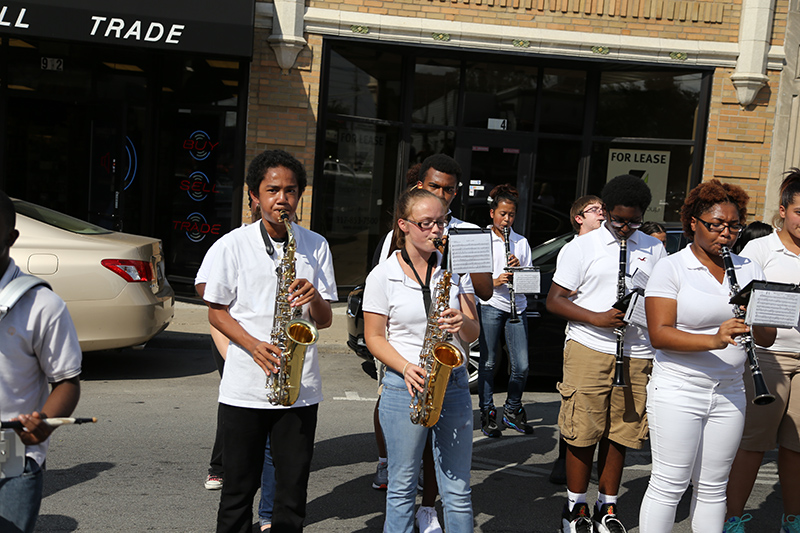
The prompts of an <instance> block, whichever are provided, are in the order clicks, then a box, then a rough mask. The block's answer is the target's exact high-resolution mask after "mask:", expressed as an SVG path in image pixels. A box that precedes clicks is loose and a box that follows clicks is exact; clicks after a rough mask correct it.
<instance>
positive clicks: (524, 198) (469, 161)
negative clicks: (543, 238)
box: [451, 132, 533, 234]
mask: <svg viewBox="0 0 800 533" xmlns="http://www.w3.org/2000/svg"><path fill="white" fill-rule="evenodd" d="M526 137H528V136H526V135H520V134H508V133H502V134H498V133H487V132H479V133H472V132H470V133H463V134H459V135H458V139H457V140H458V143H457V146H456V156H455V157H456V160H457V161H458V163H459V164H460V165H461V169H462V171H463V174H462V176H461V187H460V190H459V194H458V195H457V196H456V198H455V199H454V200H453V204H452V205H451V209H452V211H453V213H455V214H456V216H457V217H459V218H461V219H463V220H466V221H468V222H472V223H473V224H477V225H478V226H480V227H486V226H488V225H489V224H491V219H490V218H489V203H488V198H489V193H491V191H492V189H494V188H495V187H496V186H497V185H501V184H503V183H510V184H511V185H513V186H514V187H516V188H517V191H519V194H520V202H519V206H518V208H517V220H516V222H515V224H514V229H515V231H517V232H518V233H522V234H524V232H525V229H526V228H525V221H526V220H527V208H526V206H527V204H528V203H529V201H530V198H529V188H530V181H531V180H530V176H531V168H532V164H533V149H532V147H533V143H532V142H531V141H530V140H529V139H527V138H526Z"/></svg>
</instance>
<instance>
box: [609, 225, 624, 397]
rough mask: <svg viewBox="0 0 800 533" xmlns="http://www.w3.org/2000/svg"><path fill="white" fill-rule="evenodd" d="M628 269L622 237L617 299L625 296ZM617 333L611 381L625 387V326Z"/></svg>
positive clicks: (617, 385) (616, 330)
mask: <svg viewBox="0 0 800 533" xmlns="http://www.w3.org/2000/svg"><path fill="white" fill-rule="evenodd" d="M627 271H628V241H627V240H626V239H622V240H620V241H619V276H618V277H617V300H621V299H622V298H624V297H625V293H626V291H627V287H626V285H625V274H626V273H627ZM614 333H616V335H617V354H616V356H615V361H614V381H613V382H612V383H611V385H612V386H614V387H625V386H626V385H625V375H624V370H625V358H624V355H623V353H624V352H623V350H624V342H625V326H624V325H623V326H620V327H618V328H615V329H614Z"/></svg>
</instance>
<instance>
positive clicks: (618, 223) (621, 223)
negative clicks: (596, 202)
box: [608, 217, 642, 229]
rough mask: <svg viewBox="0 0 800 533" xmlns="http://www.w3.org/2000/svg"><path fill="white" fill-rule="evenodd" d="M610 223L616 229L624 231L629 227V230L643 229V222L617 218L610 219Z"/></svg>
mask: <svg viewBox="0 0 800 533" xmlns="http://www.w3.org/2000/svg"><path fill="white" fill-rule="evenodd" d="M608 223H609V224H611V225H612V226H613V227H615V228H616V229H622V228H624V227H625V226H628V229H639V228H641V227H642V221H641V220H636V221H634V220H617V219H616V218H610V217H609V219H608Z"/></svg>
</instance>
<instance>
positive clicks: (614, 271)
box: [553, 224, 667, 359]
mask: <svg viewBox="0 0 800 533" xmlns="http://www.w3.org/2000/svg"><path fill="white" fill-rule="evenodd" d="M666 255H667V252H666V250H665V249H664V245H663V244H661V241H659V240H658V239H656V238H655V237H651V236H650V235H647V234H645V233H642V232H641V231H638V230H637V231H634V232H633V234H632V235H631V236H630V237H629V238H628V270H627V278H626V283H627V285H628V289H631V288H633V287H632V284H631V276H633V275H634V273H635V272H636V270H642V271H643V272H644V273H646V274H648V275H649V274H650V273H651V272H652V271H653V267H654V266H655V264H656V263H657V262H658V261H659V260H661V259H662V258H663V257H666ZM618 277H619V242H618V241H617V239H616V238H615V237H614V235H613V234H612V233H611V231H610V230H609V229H608V228H607V227H606V225H605V224H603V226H601V227H600V228H598V229H596V230H594V231H590V232H589V233H586V234H584V235H580V236H578V237H575V239H573V240H572V242H571V243H570V245H569V246H566V247H565V250H564V253H563V255H562V256H561V259H560V260H559V263H558V267H557V268H556V272H555V274H554V275H553V283H557V284H558V285H560V286H561V287H563V288H565V289H566V290H568V291H577V294H576V295H575V299H574V300H573V303H574V304H575V305H579V306H581V307H583V308H584V309H588V310H590V311H594V312H596V313H602V312H605V311H608V310H609V309H611V306H612V305H614V302H616V301H617V279H618ZM567 339H572V340H574V341H576V342H579V343H581V344H582V345H584V346H586V347H588V348H591V349H592V350H597V351H598V352H603V353H607V354H615V353H616V351H617V336H616V334H615V333H614V328H600V327H597V326H593V325H591V324H587V323H584V322H573V321H570V322H569V328H568V333H567ZM623 346H624V354H625V356H626V357H634V358H644V359H649V358H652V357H653V348H652V346H650V337H649V336H648V335H647V328H640V327H638V326H636V325H633V324H629V325H628V326H627V327H626V328H625V339H624V343H623Z"/></svg>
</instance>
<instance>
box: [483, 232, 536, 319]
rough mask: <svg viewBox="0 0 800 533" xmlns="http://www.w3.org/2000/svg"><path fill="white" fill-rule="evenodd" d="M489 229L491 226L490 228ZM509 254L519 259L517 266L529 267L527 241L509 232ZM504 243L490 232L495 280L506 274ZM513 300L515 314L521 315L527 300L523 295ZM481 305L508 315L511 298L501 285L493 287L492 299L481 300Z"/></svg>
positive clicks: (529, 248) (517, 295) (529, 258)
mask: <svg viewBox="0 0 800 533" xmlns="http://www.w3.org/2000/svg"><path fill="white" fill-rule="evenodd" d="M490 228H491V226H490ZM510 240H511V245H510V249H511V253H512V254H514V255H515V256H516V257H517V259H519V266H523V267H526V266H531V247H530V245H529V244H528V239H526V238H525V237H523V236H522V235H520V234H519V233H517V232H516V231H514V230H513V229H512V230H511V233H510ZM506 266H507V262H506V243H505V241H504V240H503V238H502V237H500V236H498V235H497V234H496V233H495V232H494V231H492V278H494V279H497V278H499V277H500V274H504V273H505V272H506ZM514 299H515V300H516V302H517V313H522V312H523V311H525V309H526V308H527V307H528V299H527V298H526V297H525V295H524V294H515V295H514ZM481 305H491V306H492V307H494V308H495V309H499V310H500V311H503V312H506V313H510V312H511V297H510V295H509V292H508V285H507V284H505V283H503V284H502V285H499V286H497V287H494V290H493V292H492V297H491V298H489V300H485V301H484V300H481Z"/></svg>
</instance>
